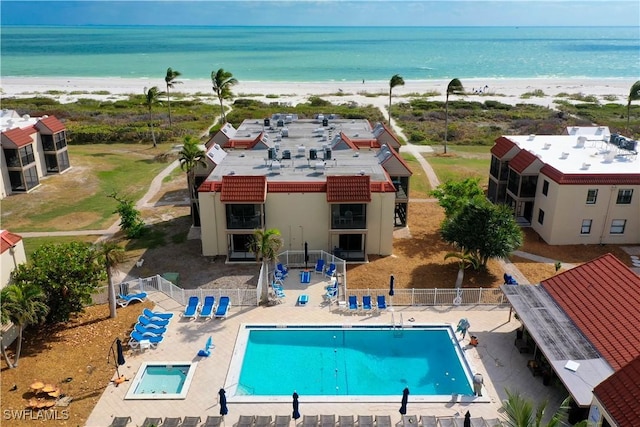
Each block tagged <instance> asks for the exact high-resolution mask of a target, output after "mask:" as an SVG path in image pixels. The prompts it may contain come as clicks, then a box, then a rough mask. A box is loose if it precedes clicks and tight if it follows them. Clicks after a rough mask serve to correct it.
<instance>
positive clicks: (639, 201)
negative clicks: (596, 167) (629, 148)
mask: <svg viewBox="0 0 640 427" xmlns="http://www.w3.org/2000/svg"><path fill="white" fill-rule="evenodd" d="M545 179H546V180H547V181H548V182H549V191H548V193H547V196H544V195H543V194H542V185H543V182H544V180H545ZM537 187H538V188H537V191H536V200H535V203H534V211H533V218H532V221H531V226H532V227H533V229H534V230H535V231H536V232H537V233H538V234H540V236H541V237H542V238H543V239H544V240H545V241H546V242H547V243H549V244H550V245H570V244H601V243H602V244H636V243H638V242H639V241H640V186H638V185H635V186H611V185H558V184H557V183H555V182H554V181H552V180H550V179H549V178H547V177H545V176H544V175H540V177H539V179H538V186H537ZM592 189H597V190H598V196H597V199H596V203H595V204H587V192H588V190H592ZM620 189H633V197H632V199H631V203H630V204H616V199H617V197H618V190H620ZM540 209H542V210H543V211H544V212H545V215H544V223H543V224H542V225H541V224H540V223H539V222H538V217H539V210H540ZM589 219H590V220H592V222H591V231H590V233H589V234H581V229H582V222H583V220H589ZM614 219H626V220H627V222H626V225H625V230H624V234H611V232H610V230H611V222H612V221H613V220H614Z"/></svg>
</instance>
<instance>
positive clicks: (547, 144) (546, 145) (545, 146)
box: [544, 142, 551, 150]
mask: <svg viewBox="0 0 640 427" xmlns="http://www.w3.org/2000/svg"><path fill="white" fill-rule="evenodd" d="M549 148H551V144H549V143H548V142H547V143H545V144H544V149H545V150H548V149H549Z"/></svg>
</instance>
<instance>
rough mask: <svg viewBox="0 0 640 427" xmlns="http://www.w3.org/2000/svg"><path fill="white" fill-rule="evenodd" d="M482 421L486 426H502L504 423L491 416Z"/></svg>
mask: <svg viewBox="0 0 640 427" xmlns="http://www.w3.org/2000/svg"><path fill="white" fill-rule="evenodd" d="M484 423H485V425H486V426H487V427H503V426H504V424H503V423H502V421H500V419H499V418H491V419H488V420H484Z"/></svg>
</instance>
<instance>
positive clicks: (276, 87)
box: [0, 77, 634, 107]
mask: <svg viewBox="0 0 640 427" xmlns="http://www.w3.org/2000/svg"><path fill="white" fill-rule="evenodd" d="M461 81H462V84H463V85H464V87H465V90H466V92H467V94H466V95H464V98H465V99H468V100H478V101H484V100H486V99H494V100H496V101H500V102H503V103H505V104H510V105H515V104H517V103H523V102H524V103H528V104H537V105H542V106H548V107H553V103H554V100H556V99H558V95H559V94H568V95H570V96H573V97H575V96H576V95H582V96H588V95H592V96H595V97H596V98H597V99H598V101H599V102H601V103H608V102H615V103H620V104H626V102H627V98H628V96H629V90H630V88H631V86H632V85H633V83H634V81H633V80H632V79H615V78H611V79H587V78H584V79H466V80H465V79H462V80H461ZM448 83H449V80H406V81H405V85H404V86H396V87H395V88H393V96H394V99H396V98H400V97H406V96H411V95H420V94H425V93H428V94H432V93H437V94H438V95H437V96H433V97H432V99H435V100H444V97H445V93H446V87H447V85H448ZM150 86H157V87H158V88H159V89H160V90H164V89H165V83H164V80H163V79H162V78H158V79H146V78H139V79H124V78H118V77H114V78H84V77H68V78H55V77H5V78H3V79H2V82H1V85H0V88H1V89H0V90H1V94H2V97H21V98H23V97H31V96H34V95H38V94H41V95H47V96H52V97H55V98H57V99H58V100H59V101H60V102H62V103H69V102H75V101H76V100H77V99H78V98H94V99H105V100H115V99H120V98H123V97H125V96H126V95H128V94H133V93H139V94H142V92H143V90H144V88H145V87H150ZM478 91H481V93H477V92H478ZM534 91H541V94H540V96H532V97H528V98H527V99H523V98H522V95H523V94H526V93H531V92H534ZM173 92H174V93H176V94H177V93H181V94H184V95H201V96H204V97H210V100H211V102H213V101H214V100H215V102H217V100H216V99H215V98H214V94H213V91H212V88H211V81H210V80H205V79H201V80H186V79H185V80H182V84H179V85H176V86H175V88H174V89H173ZM233 93H234V95H235V97H236V98H239V97H243V98H252V99H258V100H264V101H266V102H282V103H286V104H291V105H296V104H298V103H302V102H306V101H307V99H308V97H309V96H313V95H318V96H322V98H323V99H326V100H327V101H330V102H334V103H346V102H357V103H359V104H364V105H366V104H372V103H374V101H373V100H374V99H376V98H379V99H380V100H381V99H384V97H386V98H387V100H388V95H389V82H388V81H351V82H348V81H340V82H338V81H336V82H260V81H240V82H239V84H238V85H236V86H235V87H234V88H233ZM375 95H378V96H375ZM204 99H207V98H204ZM456 99H459V97H457V96H456ZM560 99H564V100H569V101H570V99H569V98H568V97H563V98H560ZM379 102H380V101H378V102H375V103H379Z"/></svg>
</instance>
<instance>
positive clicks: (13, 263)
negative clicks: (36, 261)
mask: <svg viewBox="0 0 640 427" xmlns="http://www.w3.org/2000/svg"><path fill="white" fill-rule="evenodd" d="M1 258H2V261H1V266H2V271H0V289H2V288H4V287H5V286H7V284H8V283H9V278H10V277H11V273H12V272H13V270H15V268H16V267H17V266H18V265H20V264H24V263H26V262H27V255H26V254H25V252H24V244H23V243H22V240H20V241H19V242H18V243H16V245H15V247H14V248H13V249H9V250H6V251H4V252H3V253H2V256H1Z"/></svg>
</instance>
